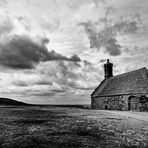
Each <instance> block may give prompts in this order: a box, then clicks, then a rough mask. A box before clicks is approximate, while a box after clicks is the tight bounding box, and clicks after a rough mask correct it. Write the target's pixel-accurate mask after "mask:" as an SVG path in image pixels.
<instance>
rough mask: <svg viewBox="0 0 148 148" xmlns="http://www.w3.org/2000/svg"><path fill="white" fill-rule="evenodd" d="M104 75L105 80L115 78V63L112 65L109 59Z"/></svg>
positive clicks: (105, 65)
mask: <svg viewBox="0 0 148 148" xmlns="http://www.w3.org/2000/svg"><path fill="white" fill-rule="evenodd" d="M104 73H105V76H104V77H105V79H108V78H110V77H112V76H113V63H110V62H109V59H107V63H106V64H104Z"/></svg>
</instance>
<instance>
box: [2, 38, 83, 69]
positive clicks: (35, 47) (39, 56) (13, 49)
mask: <svg viewBox="0 0 148 148" xmlns="http://www.w3.org/2000/svg"><path fill="white" fill-rule="evenodd" d="M48 42H49V40H48V39H47V38H43V39H41V41H40V42H39V43H37V42H34V41H33V40H32V39H31V38H29V37H27V36H14V37H13V38H12V39H11V40H9V41H7V42H6V43H3V44H2V43H1V44H0V64H1V65H3V66H7V67H11V68H16V69H31V68H34V66H35V65H36V64H38V63H39V62H40V61H52V60H63V61H73V62H80V61H81V60H80V58H79V57H78V56H76V55H74V56H72V57H70V58H67V57H65V56H62V55H60V54H58V53H56V52H55V51H51V52H48V50H47V48H46V46H45V45H46V43H48Z"/></svg>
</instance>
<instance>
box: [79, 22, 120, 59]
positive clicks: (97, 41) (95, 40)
mask: <svg viewBox="0 0 148 148" xmlns="http://www.w3.org/2000/svg"><path fill="white" fill-rule="evenodd" d="M80 25H83V26H84V28H85V31H86V34H87V36H88V38H89V40H90V48H97V49H98V50H100V48H101V47H104V48H105V49H106V51H107V52H108V53H109V54H110V55H112V56H117V55H120V54H121V46H120V45H119V44H118V43H117V40H116V36H115V35H116V34H115V32H114V31H113V30H112V28H109V27H105V28H104V29H103V30H101V31H100V32H98V31H97V29H96V28H95V26H94V25H93V24H92V23H90V22H85V23H81V24H80Z"/></svg>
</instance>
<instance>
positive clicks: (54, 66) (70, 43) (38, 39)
mask: <svg viewBox="0 0 148 148" xmlns="http://www.w3.org/2000/svg"><path fill="white" fill-rule="evenodd" d="M147 12H148V1H147V0H124V1H123V0H0V18H1V19H0V96H1V97H9V98H12V99H16V100H19V101H24V102H28V103H43V104H46V103H47V104H57V103H58V104H71V103H72V104H80V103H81V104H82V103H85V104H87V103H90V94H91V93H92V91H93V90H94V89H95V87H96V86H97V85H98V84H99V83H100V82H101V81H102V80H103V79H104V71H103V64H104V63H105V61H106V59H107V58H109V59H110V60H111V62H113V63H114V75H117V74H120V73H123V72H128V71H131V70H134V69H138V68H141V67H147V68H148V13H147Z"/></svg>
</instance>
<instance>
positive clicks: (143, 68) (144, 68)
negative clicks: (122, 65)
mask: <svg viewBox="0 0 148 148" xmlns="http://www.w3.org/2000/svg"><path fill="white" fill-rule="evenodd" d="M140 70H146V71H148V70H147V68H146V67H142V68H139V69H136V70H132V71H129V72H126V73H122V74H119V75H116V76H113V77H110V78H115V77H119V76H122V75H127V74H129V73H133V72H136V71H140Z"/></svg>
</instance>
